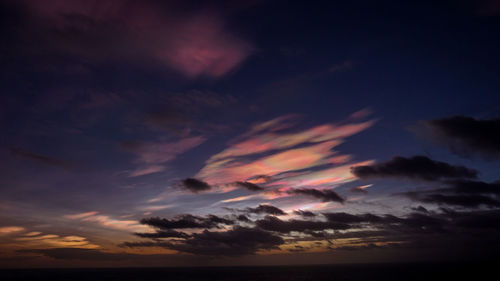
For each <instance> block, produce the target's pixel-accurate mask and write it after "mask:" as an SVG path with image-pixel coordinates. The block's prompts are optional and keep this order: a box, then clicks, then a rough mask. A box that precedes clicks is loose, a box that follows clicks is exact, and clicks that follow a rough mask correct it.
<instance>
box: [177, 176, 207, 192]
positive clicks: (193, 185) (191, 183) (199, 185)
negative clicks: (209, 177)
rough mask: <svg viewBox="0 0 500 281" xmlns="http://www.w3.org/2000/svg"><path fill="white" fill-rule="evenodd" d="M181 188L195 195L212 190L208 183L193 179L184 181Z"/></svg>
mask: <svg viewBox="0 0 500 281" xmlns="http://www.w3.org/2000/svg"><path fill="white" fill-rule="evenodd" d="M181 186H182V187H183V188H185V189H187V190H189V191H191V192H194V193H198V192H202V191H207V190H210V189H211V188H212V187H211V186H210V185H209V184H208V183H206V182H204V181H201V180H197V179H193V178H187V179H184V180H183V181H182V182H181Z"/></svg>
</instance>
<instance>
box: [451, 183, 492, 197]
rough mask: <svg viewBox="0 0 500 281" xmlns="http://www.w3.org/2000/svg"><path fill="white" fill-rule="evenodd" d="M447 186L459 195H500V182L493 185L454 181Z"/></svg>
mask: <svg viewBox="0 0 500 281" xmlns="http://www.w3.org/2000/svg"><path fill="white" fill-rule="evenodd" d="M446 184H447V185H448V186H449V187H450V188H451V189H453V191H455V192H457V193H469V194H471V193H472V194H473V193H477V194H494V195H500V182H499V181H495V182H491V183H487V182H483V181H474V180H452V181H447V182H446Z"/></svg>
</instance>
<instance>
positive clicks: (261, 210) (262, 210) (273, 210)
mask: <svg viewBox="0 0 500 281" xmlns="http://www.w3.org/2000/svg"><path fill="white" fill-rule="evenodd" d="M245 211H246V212H248V213H255V214H269V215H276V216H284V215H286V213H285V212H284V211H283V210H281V209H280V208H277V207H274V206H271V205H264V204H261V205H259V206H257V207H255V208H246V209H245Z"/></svg>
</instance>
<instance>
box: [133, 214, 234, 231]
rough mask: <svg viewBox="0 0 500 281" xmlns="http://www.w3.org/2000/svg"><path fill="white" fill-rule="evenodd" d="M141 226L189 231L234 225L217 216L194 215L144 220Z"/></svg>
mask: <svg viewBox="0 0 500 281" xmlns="http://www.w3.org/2000/svg"><path fill="white" fill-rule="evenodd" d="M140 222H141V224H144V225H148V226H152V227H154V228H157V229H161V230H171V229H188V228H219V226H220V225H233V224H234V222H233V221H232V220H229V219H225V218H221V217H218V216H215V215H209V216H207V217H199V216H193V215H181V216H178V217H177V218H174V219H162V218H158V217H154V218H145V219H142V220H141V221H140Z"/></svg>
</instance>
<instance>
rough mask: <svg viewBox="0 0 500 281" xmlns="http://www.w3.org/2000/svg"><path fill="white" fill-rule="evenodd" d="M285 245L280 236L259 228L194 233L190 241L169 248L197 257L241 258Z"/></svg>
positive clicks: (236, 228)
mask: <svg viewBox="0 0 500 281" xmlns="http://www.w3.org/2000/svg"><path fill="white" fill-rule="evenodd" d="M284 243H285V241H284V240H283V238H281V237H280V236H277V235H275V234H272V233H270V232H267V231H264V230H261V229H258V228H246V227H235V228H234V229H232V230H228V231H223V232H210V231H208V230H205V231H203V232H202V233H194V234H193V235H192V237H191V238H190V239H187V240H185V241H184V242H183V243H176V244H172V245H171V246H170V247H169V248H170V249H173V250H177V251H181V252H186V253H193V254H196V255H211V256H240V255H248V254H255V253H256V252H257V251H258V250H261V249H263V250H270V249H275V248H277V247H278V246H279V245H281V244H284Z"/></svg>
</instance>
